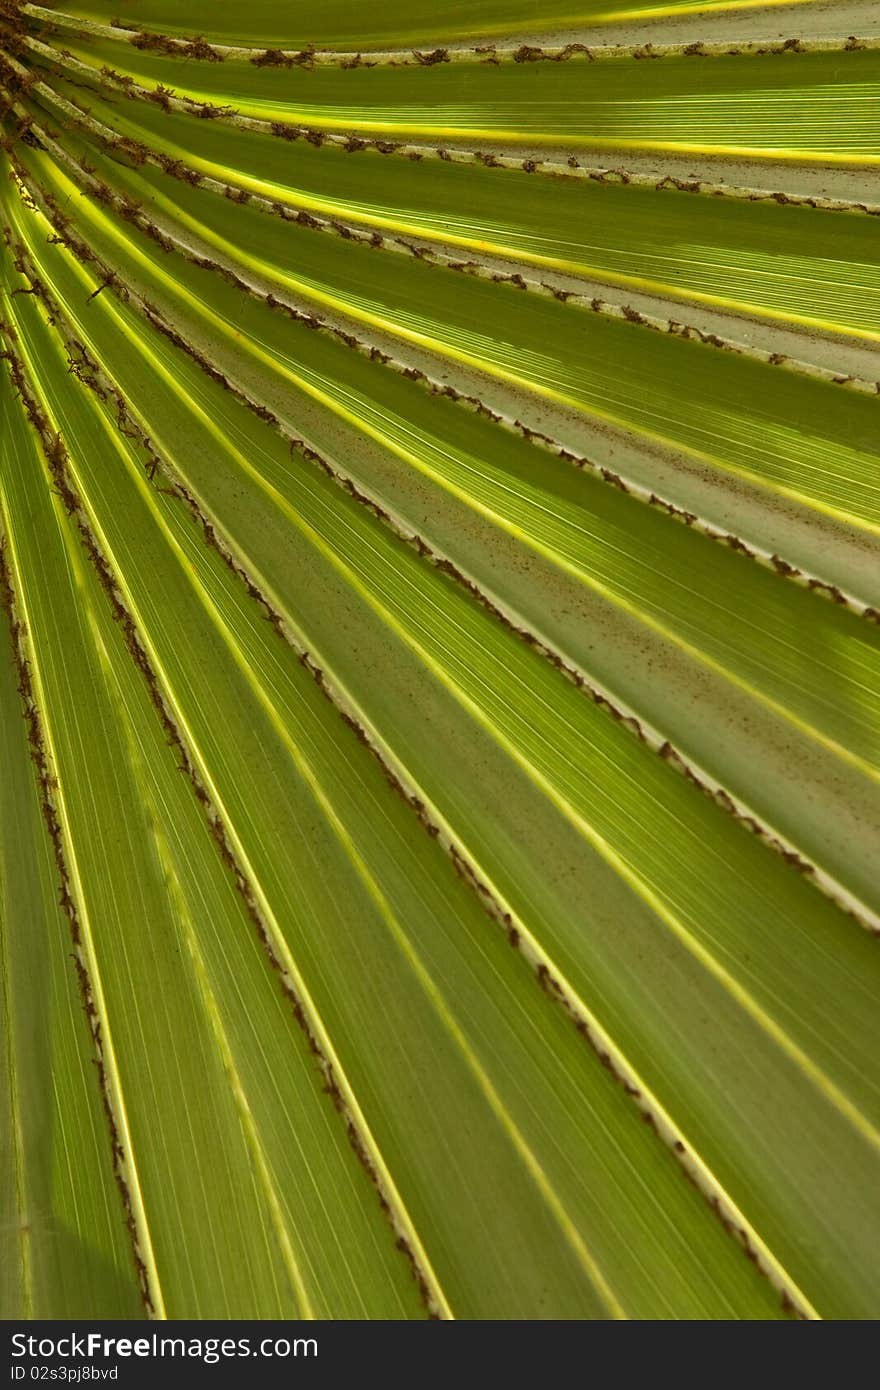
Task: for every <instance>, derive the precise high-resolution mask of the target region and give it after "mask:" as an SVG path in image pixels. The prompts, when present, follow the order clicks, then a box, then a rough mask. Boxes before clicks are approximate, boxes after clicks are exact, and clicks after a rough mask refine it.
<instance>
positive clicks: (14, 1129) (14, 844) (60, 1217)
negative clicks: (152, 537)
mask: <svg viewBox="0 0 880 1390" xmlns="http://www.w3.org/2000/svg"><path fill="white" fill-rule="evenodd" d="M0 393H2V405H3V419H4V421H5V422H6V424H5V426H4V435H3V457H4V460H5V461H6V460H8V459H9V458H10V457H11V455H12V454H13V452H16V453H18V452H20V453H21V454H22V456H23V457H25V458H29V457H30V456H31V455H30V441H29V440H28V439H27V438H26V426H25V425H24V422H23V421H22V420H21V417H20V415H19V412H18V410H17V408H16V407H15V404H14V402H13V399H12V394H11V391H10V390H9V387H8V382H7V377H6V372H5V370H4V371H3V373H2V380H0ZM5 471H6V469H5V462H4V472H5ZM2 621H3V629H2V639H0V646H2V652H0V746H2V753H0V764H2V767H3V776H2V778H0V952H2V964H3V998H2V1010H0V1019H2V1024H0V1034H2V1041H3V1058H4V1066H3V1081H2V1097H3V1116H4V1118H3V1126H2V1141H0V1143H2V1149H0V1155H2V1157H0V1165H2V1170H3V1174H4V1180H3V1185H2V1207H0V1228H2V1255H0V1316H2V1317H3V1318H4V1319H7V1320H9V1319H13V1320H15V1319H22V1318H47V1317H67V1318H86V1317H92V1316H95V1315H96V1314H98V1313H101V1314H102V1315H103V1316H108V1317H109V1316H115V1317H119V1318H136V1317H139V1316H140V1315H141V1301H140V1295H139V1293H138V1289H137V1284H136V1281H135V1272H134V1266H133V1264H132V1258H131V1251H130V1248H129V1240H128V1236H127V1233H126V1231H125V1224H124V1213H123V1207H122V1203H121V1201H120V1198H119V1193H118V1191H117V1189H116V1184H115V1180H114V1177H113V1170H112V1165H111V1161H110V1144H109V1137H108V1134H107V1127H106V1121H105V1119H104V1115H103V1113H102V1110H101V1104H100V1098H99V1095H98V1092H97V1089H96V1087H95V1084H94V1078H93V1070H94V1067H93V1062H92V1055H91V1039H90V1037H89V1032H88V1027H87V1025H86V1019H85V1014H84V1011H83V1005H82V1000H81V998H80V997H79V993H78V990H77V985H76V975H75V973H74V971H73V969H72V968H71V961H70V953H71V949H72V948H71V939H70V926H69V923H68V922H67V920H66V918H65V916H64V914H63V912H62V911H61V908H60V907H59V903H58V896H59V891H60V883H59V878H58V871H57V867H56V865H55V862H54V858H53V855H52V848H51V844H50V841H49V837H48V835H47V833H46V827H45V825H44V823H43V819H42V814H41V811H40V806H39V800H38V788H37V783H36V779H35V774H34V767H33V764H32V762H31V758H30V756H29V752H28V745H27V741H26V728H25V724H24V722H23V720H22V717H21V697H20V695H19V693H18V685H19V681H20V672H19V670H18V669H17V668H16V666H15V665H14V664H13V648H12V643H11V634H10V632H9V630H8V627H7V624H6V619H5V617H4V618H3V620H2Z"/></svg>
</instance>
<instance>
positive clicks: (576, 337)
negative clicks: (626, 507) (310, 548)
mask: <svg viewBox="0 0 880 1390" xmlns="http://www.w3.org/2000/svg"><path fill="white" fill-rule="evenodd" d="M95 158H99V156H95ZM23 159H24V163H25V164H26V166H28V167H31V168H34V169H36V170H38V171H39V174H38V176H39V178H40V179H42V180H43V181H44V182H45V183H46V185H47V186H48V187H50V188H55V189H56V190H57V196H60V197H61V198H62V199H64V200H66V199H67V198H68V197H69V196H70V194H71V193H72V192H73V190H74V188H75V185H73V184H72V183H71V181H70V180H69V179H68V178H67V177H66V175H64V174H63V173H62V172H60V171H59V170H58V169H57V168H55V167H54V165H53V164H52V163H51V162H50V161H49V160H48V159H47V158H45V157H44V156H42V155H40V154H39V152H36V151H27V152H26V153H25V154H24V156H23ZM113 167H114V169H115V170H116V177H117V178H118V179H121V178H122V177H123V171H122V170H121V169H119V168H118V166H113ZM151 177H152V174H151ZM159 177H160V175H158V173H157V174H155V178H156V179H158V178H159ZM125 179H126V184H127V185H129V186H130V187H131V188H132V189H136V190H143V189H144V188H145V187H149V185H148V184H147V181H146V179H142V178H141V177H140V176H139V175H137V174H134V173H131V174H127V173H126V174H125ZM74 196H78V195H76V194H75V195H74ZM173 196H174V198H175V199H176V200H177V201H178V202H179V204H180V206H181V209H182V212H183V213H187V215H189V216H190V217H192V218H193V220H194V222H195V221H196V220H197V221H198V225H199V227H200V229H201V230H202V231H203V234H204V235H205V236H206V237H207V238H208V240H209V242H210V241H213V242H214V244H217V243H218V241H219V244H220V246H222V248H223V250H224V252H226V253H228V254H229V255H230V256H231V257H232V259H233V260H234V261H235V262H237V263H238V264H241V265H243V266H244V267H245V268H246V269H256V270H257V271H261V272H263V273H264V274H266V275H267V276H268V277H269V278H270V280H272V281H274V282H275V283H277V285H278V286H279V287H280V288H281V290H282V291H284V290H287V291H288V293H293V294H299V295H304V296H305V297H306V299H312V300H313V301H314V302H315V304H316V305H317V307H318V309H319V312H320V311H321V310H324V311H327V310H329V311H330V312H331V313H332V312H335V313H337V314H339V313H342V314H344V315H346V316H348V317H349V318H353V319H354V320H355V321H356V322H357V323H359V324H361V325H363V326H364V329H365V331H367V333H369V332H370V331H371V330H372V331H382V332H387V333H390V334H391V335H393V336H397V337H399V338H401V339H402V340H403V342H404V344H412V345H413V346H415V347H417V348H419V349H430V350H433V351H435V352H439V353H441V354H443V355H444V356H445V357H448V358H449V359H450V360H451V361H453V362H456V361H458V362H463V363H465V364H467V365H470V366H475V367H477V368H479V369H481V370H485V371H487V372H488V373H490V374H491V375H492V376H494V377H496V378H497V379H498V380H499V381H500V382H506V383H510V384H512V385H514V386H516V387H519V388H521V389H527V390H529V391H534V392H536V393H537V394H538V395H539V396H540V397H541V398H542V400H546V401H548V402H550V403H551V405H552V404H559V405H563V406H569V407H575V408H577V409H580V410H583V411H585V412H586V413H587V414H588V415H590V416H591V417H594V418H598V419H600V420H603V421H607V422H609V423H611V424H613V425H615V426H621V427H626V428H629V429H632V430H635V431H636V432H637V433H638V434H639V435H640V436H642V437H644V438H645V439H647V440H649V441H654V442H659V443H662V444H665V445H666V446H670V447H674V448H676V449H678V450H680V451H682V452H684V453H686V454H687V455H688V456H690V457H692V458H694V459H696V460H700V461H703V462H709V463H712V464H714V465H716V466H718V467H720V468H722V469H723V470H724V471H725V472H726V473H730V474H732V475H734V476H744V477H748V478H749V479H750V480H753V481H756V482H758V483H760V484H761V485H762V486H765V487H767V488H768V489H769V490H771V491H772V492H773V493H774V494H777V495H780V496H783V497H786V498H789V499H792V500H794V501H797V502H800V503H803V504H806V505H809V506H812V507H815V508H816V509H817V510H818V511H819V512H821V513H822V514H823V515H830V516H833V517H836V518H837V519H838V520H844V521H847V522H855V523H857V524H861V525H862V526H864V528H865V529H866V530H868V531H870V532H871V533H872V534H880V489H878V485H877V480H876V438H877V426H878V421H880V406H878V402H877V400H875V399H873V398H870V397H867V396H864V395H861V394H859V393H853V392H847V391H845V390H841V388H840V387H838V386H836V385H834V384H832V383H826V382H817V381H814V380H811V379H808V378H803V377H800V376H797V375H795V374H793V373H780V372H779V371H778V370H777V369H776V368H775V367H773V366H771V365H768V364H766V363H763V362H758V361H755V360H752V359H749V358H745V357H733V356H730V355H728V354H721V353H719V352H718V351H716V350H715V349H714V348H712V347H711V346H706V345H704V344H702V343H695V342H688V341H685V340H683V339H681V338H676V337H664V336H662V335H660V334H657V333H653V332H649V331H646V330H644V329H642V328H641V327H640V326H639V325H638V324H633V323H628V322H625V321H622V320H618V319H612V318H606V317H603V316H601V315H593V314H584V313H576V312H572V311H571V310H568V309H567V308H566V306H565V305H562V304H558V303H556V302H552V301H545V300H542V299H538V298H536V297H534V296H528V297H526V296H523V295H522V294H521V293H518V292H517V291H516V290H515V289H512V288H511V287H509V286H505V285H493V284H491V283H486V282H484V281H479V280H471V279H466V278H464V277H460V276H457V275H456V274H455V272H454V271H451V270H442V269H438V268H436V267H434V266H427V265H421V264H419V263H417V262H408V261H403V260H402V258H401V257H398V256H391V255H380V254H377V253H375V252H374V251H373V250H372V249H371V248H369V247H364V246H361V245H354V244H349V243H345V242H340V241H338V240H337V239H336V238H333V237H327V236H325V235H323V234H322V233H320V232H313V231H311V230H309V229H307V228H302V227H299V226H295V225H294V226H291V225H288V224H281V223H278V222H276V220H275V219H274V218H267V217H265V216H263V215H262V214H260V213H258V212H256V211H254V210H253V209H249V208H241V207H238V206H236V205H234V204H230V203H229V202H228V201H227V200H225V199H220V198H216V197H215V196H214V195H212V194H206V193H204V192H203V191H201V190H198V191H196V190H189V189H186V188H182V187H180V186H179V185H178V184H177V183H176V182H175V183H174V185H173ZM196 200H197V201H196ZM78 207H79V209H80V212H81V214H82V217H83V219H84V224H86V223H87V224H88V227H89V236H90V240H91V241H92V243H93V244H94V246H95V247H96V249H98V250H99V254H102V255H105V256H107V257H108V258H109V259H111V261H112V262H113V263H114V264H115V263H118V261H119V257H120V254H121V251H122V248H123V247H124V248H125V252H124V254H126V255H127V256H132V255H136V256H137V259H138V261H139V263H140V264H141V265H144V263H145V258H146V261H149V262H156V261H157V258H158V259H159V260H160V261H161V259H162V257H161V256H160V253H159V252H158V251H157V250H156V248H155V246H154V245H153V244H152V243H150V242H149V241H148V240H147V239H146V238H144V237H142V236H141V234H139V233H138V232H137V231H136V230H134V229H132V227H131V226H130V225H126V226H125V228H124V230H123V228H122V226H120V224H119V222H118V221H117V220H116V219H115V218H114V217H113V214H108V213H105V211H104V210H103V208H98V207H96V206H95V205H94V204H93V202H92V201H91V200H90V199H88V198H81V199H80V200H79V202H78ZM189 207H192V208H193V212H192V213H188V211H187V210H188V208H189ZM233 215H234V220H235V227H236V232H235V236H236V240H235V241H231V240H230V239H229V237H228V233H229V231H230V230H231V223H230V220H229V219H230V218H231V217H232V216H233ZM212 223H215V224H216V227H217V228H218V229H219V230H215V229H214V226H212ZM242 241H243V243H244V245H246V246H247V248H248V250H247V251H244V250H240V249H238V248H239V246H240V245H241V243H242ZM141 248H142V249H141ZM165 277H166V280H168V279H169V278H170V277H169V276H168V274H167V272H165ZM174 280H175V281H177V282H179V284H180V285H181V286H184V285H186V286H192V285H194V284H199V295H200V296H201V295H203V294H205V293H206V291H205V290H203V289H202V288H201V286H202V285H203V284H204V281H205V276H204V274H203V273H202V274H200V272H199V271H198V270H197V269H196V268H195V267H193V266H191V265H188V264H186V262H184V261H183V260H178V259H176V258H175V261H174ZM207 293H208V294H209V297H210V299H211V302H212V303H213V302H217V301H218V300H220V299H221V296H222V295H223V294H224V293H226V290H225V287H220V288H218V290H217V291H213V290H212V291H209V292H207ZM227 298H228V296H227ZM239 299H240V296H239ZM236 312H247V306H245V307H244V308H243V309H242V310H241V311H236ZM263 317H264V318H265V315H263ZM490 324H491V331H490V330H489V328H488V325H490ZM285 330H286V325H285ZM279 331H280V330H279V329H278V327H277V326H275V325H273V324H272V323H271V322H267V324H266V328H265V331H264V333H263V337H265V335H266V334H272V333H274V334H276V335H278V333H279ZM535 344H540V347H538V346H534V345H535ZM245 346H247V345H246V344H245ZM304 370H306V371H307V370H308V365H306V366H305V367H304Z"/></svg>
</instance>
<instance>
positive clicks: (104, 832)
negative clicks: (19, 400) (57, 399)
mask: <svg viewBox="0 0 880 1390" xmlns="http://www.w3.org/2000/svg"><path fill="white" fill-rule="evenodd" d="M19 303H21V301H19ZM47 365H48V364H47ZM64 380H65V382H67V381H68V378H67V377H66V376H65V377H64ZM13 462H16V461H13ZM35 462H36V455H35V454H34V453H33V452H32V453H31V455H30V457H29V458H28V459H27V465H28V466H27V468H24V466H22V468H21V469H19V468H17V467H16V468H15V469H14V470H13V471H11V473H10V474H9V475H8V476H7V478H6V481H5V487H6V488H7V489H8V495H7V506H8V508H9V520H10V531H11V535H12V537H13V539H14V541H15V543H16V546H17V568H18V573H19V576H20V577H23V579H24V583H25V585H26V596H27V600H28V603H29V608H28V612H29V620H30V632H31V637H32V643H33V651H36V652H38V653H39V656H38V657H37V662H38V663H39V665H38V669H39V673H40V679H41V683H42V688H43V690H44V692H45V711H44V712H45V716H46V723H47V727H48V728H49V729H50V732H51V735H52V738H53V746H54V748H55V750H56V766H57V772H58V778H59V783H60V792H59V795H61V796H63V797H64V799H65V805H66V815H67V823H68V825H69V829H70V835H71V836H72V840H71V841H70V842H69V844H68V852H69V854H70V855H71V857H72V858H75V863H76V869H77V875H78V880H79V884H80V885H81V888H80V892H81V898H80V906H81V909H82V910H83V911H84V912H88V914H89V923H90V931H91V934H92V939H93V942H94V953H95V961H96V964H97V966H98V968H99V969H100V971H101V975H102V982H103V991H104V997H105V1000H106V1004H107V1015H106V1019H105V1028H106V1027H112V1029H113V1037H114V1044H115V1050H116V1056H117V1059H118V1067H119V1075H120V1085H121V1087H122V1093H123V1094H124V1096H125V1104H126V1108H127V1113H128V1121H129V1131H130V1134H131V1138H132V1153H131V1154H129V1155H127V1157H126V1162H127V1163H128V1164H131V1163H132V1162H133V1161H134V1162H137V1165H138V1172H139V1175H140V1179H141V1187H142V1192H143V1213H144V1216H143V1219H144V1222H145V1226H146V1228H147V1229H148V1230H149V1234H150V1238H151V1241H152V1244H153V1248H154V1251H155V1261H156V1270H157V1275H158V1280H159V1287H160V1288H161V1291H162V1294H163V1296H164V1299H165V1305H166V1307H167V1309H168V1311H169V1312H170V1313H171V1315H172V1316H174V1315H178V1316H202V1317H205V1316H246V1315H253V1316H263V1317H265V1316H266V1315H267V1312H268V1310H269V1309H275V1310H277V1315H278V1316H285V1315H290V1314H293V1315H297V1314H300V1315H301V1314H306V1315H308V1314H309V1313H314V1312H319V1313H320V1314H321V1315H322V1316H327V1315H332V1314H333V1313H334V1312H335V1313H339V1314H341V1315H345V1314H348V1315H354V1316H383V1315H384V1316H401V1315H406V1314H410V1315H412V1314H415V1315H418V1309H419V1303H418V1295H417V1290H416V1287H415V1284H414V1282H413V1280H412V1278H411V1276H410V1273H409V1271H408V1269H407V1267H406V1263H405V1261H404V1260H403V1259H402V1257H401V1256H400V1255H399V1254H398V1253H397V1252H396V1251H395V1250H394V1249H393V1244H392V1242H391V1240H390V1239H389V1235H388V1231H387V1227H386V1224H385V1220H384V1217H383V1216H382V1213H381V1211H380V1209H379V1205H378V1202H377V1201H376V1200H375V1197H374V1195H373V1193H372V1191H371V1185H370V1182H369V1179H368V1177H367V1175H366V1173H365V1172H364V1170H363V1168H362V1167H361V1165H360V1164H359V1163H358V1161H357V1159H356V1158H355V1155H354V1154H353V1152H352V1151H351V1149H350V1147H349V1144H348V1142H347V1139H346V1136H345V1132H344V1128H343V1126H342V1125H340V1123H339V1120H338V1118H337V1117H336V1115H335V1114H334V1112H333V1108H332V1106H331V1105H330V1104H329V1102H328V1101H327V1099H326V1097H324V1096H323V1095H322V1094H321V1084H320V1077H319V1075H318V1073H317V1071H316V1068H315V1065H314V1063H313V1061H312V1059H311V1057H310V1054H309V1049H308V1047H307V1044H306V1041H305V1038H304V1037H303V1035H302V1033H301V1031H300V1029H299V1027H298V1025H297V1024H296V1022H295V1020H294V1018H293V1015H292V1011H291V1010H290V1007H289V1005H288V1004H287V1003H286V1001H285V1000H284V998H283V997H282V995H281V992H280V990H279V989H278V985H277V981H276V979H274V978H273V975H272V971H271V969H270V967H269V965H268V962H267V961H266V959H265V957H264V955H263V953H262V952H261V950H260V947H259V945H258V943H257V941H256V940H255V937H254V932H253V927H252V925H251V924H250V923H249V922H248V920H247V917H246V914H245V913H244V911H243V905H242V903H241V902H240V900H239V899H238V897H237V895H236V893H235V891H234V888H233V886H232V884H231V881H230V880H229V879H228V877H227V876H226V874H225V871H224V869H223V867H222V864H221V861H220V858H219V855H218V854H217V852H216V849H215V847H214V846H213V845H212V844H211V841H210V837H209V835H208V833H207V830H206V827H205V823H204V821H203V819H202V817H201V813H200V812H199V809H198V806H197V804H196V802H195V800H194V798H193V797H192V796H191V793H190V792H189V791H188V790H187V788H186V785H185V783H184V781H183V779H182V778H181V776H180V773H179V771H178V770H177V767H176V765H175V760H174V757H173V755H172V754H171V753H170V752H169V751H168V750H167V749H165V748H164V747H163V744H164V736H163V734H162V730H161V726H160V725H159V723H158V721H157V719H156V715H155V712H154V711H153V710H152V708H151V706H150V703H149V699H148V696H147V692H146V690H145V688H144V686H143V682H142V680H141V677H140V676H139V674H138V673H137V671H136V670H135V668H134V666H133V664H132V662H131V659H130V657H129V656H128V655H127V654H126V653H124V652H123V651H122V650H121V646H120V638H119V633H118V628H117V627H116V626H115V625H114V624H113V623H112V620H111V614H110V612H109V608H108V605H107V602H106V599H105V598H104V597H103V595H101V594H100V593H98V594H97V595H95V594H94V589H95V580H94V578H93V577H92V576H91V575H90V574H89V572H88V570H87V568H85V567H84V560H83V557H82V551H81V546H80V543H79V541H78V539H77V538H76V537H75V536H74V535H73V533H72V531H71V528H70V526H69V524H67V523H63V522H62V521H61V519H60V517H59V516H58V513H57V511H56V512H55V513H54V515H53V512H52V501H51V494H50V492H49V490H48V480H47V479H46V478H45V476H44V475H43V474H42V471H41V470H40V471H38V470H37V469H36V468H35V467H34V463H35ZM22 465H24V460H22ZM23 508H28V513H27V514H28V515H29V517H30V522H29V525H28V526H27V527H24V526H22V525H21V511H22V509H23ZM74 585H75V587H72V586H74ZM90 594H91V595H92V597H90ZM62 631H63V632H64V633H65V638H64V641H63V642H62V641H61V638H60V633H61V632H62ZM53 634H54V635H53ZM52 653H58V654H59V656H56V657H55V659H54V660H53V659H52V655H51V654H52ZM33 660H34V657H33V655H32V661H33ZM108 667H109V668H110V669H109V670H108ZM111 671H112V674H111ZM120 705H122V706H123V707H124V709H125V717H124V718H122V717H121V716H120ZM86 711H88V720H87V721H86V720H84V719H83V715H84V713H85V712H86ZM144 778H146V779H147V781H146V786H144V785H142V779H144ZM87 828H88V833H86V830H87ZM120 844H123V845H125V846H126V847H127V853H126V854H125V856H119V857H117V854H116V853H114V852H113V850H115V851H117V852H118V847H119V845H120ZM172 863H173V865H174V874H175V875H176V880H177V881H176V883H175V882H174V878H173V877H172V878H171V879H170V887H171V892H170V894H169V876H170V874H171V866H172ZM182 897H183V898H185V899H186V902H187V913H185V914H181V912H180V903H181V898H182ZM145 921H147V922H149V924H150V930H149V932H148V933H147V934H145V933H144V929H143V928H144V922H145ZM193 933H197V938H199V939H197V938H195V937H194V936H193ZM146 979H149V980H150V982H151V984H150V989H149V991H145V990H144V987H143V982H144V980H146ZM218 1009H220V1011H221V1013H222V1018H223V1020H224V1025H225V1041H224V1047H223V1049H222V1050H221V1048H219V1047H218V1032H217V1011H218ZM230 1048H231V1049H233V1050H234V1061H235V1070H234V1071H230V1066H231V1059H232V1052H231V1051H230ZM242 1088H245V1089H244V1091H242ZM243 1095H244V1096H246V1098H247V1106H246V1108H245V1109H244V1110H243V1108H242V1099H243ZM157 1117H158V1118H159V1122H158V1123H157ZM257 1131H258V1132H259V1137H258V1139H257V1137H256V1132H257ZM255 1147H258V1148H259V1151H260V1152H259V1153H258V1155H257V1160H256V1162H255ZM261 1167H262V1177H261ZM279 1203H280V1204H281V1207H282V1208H283V1211H281V1210H279ZM184 1232H185V1233H186V1234H185V1235H183V1233H184ZM292 1245H295V1246H296V1258H295V1260H292V1259H291V1257H290V1248H291V1246H292ZM230 1252H234V1254H233V1257H232V1258H230ZM205 1268H209V1269H211V1270H212V1272H213V1277H212V1279H211V1280H210V1281H208V1282H205V1281H204V1279H203V1270H204V1269H205Z"/></svg>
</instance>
